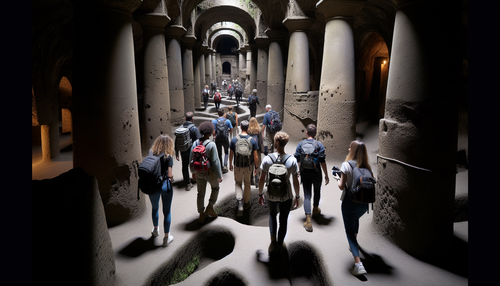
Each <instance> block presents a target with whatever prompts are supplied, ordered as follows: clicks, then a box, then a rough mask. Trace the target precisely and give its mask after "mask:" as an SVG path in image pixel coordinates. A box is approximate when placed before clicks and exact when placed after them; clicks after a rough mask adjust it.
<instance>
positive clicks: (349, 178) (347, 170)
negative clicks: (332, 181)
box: [340, 160, 357, 201]
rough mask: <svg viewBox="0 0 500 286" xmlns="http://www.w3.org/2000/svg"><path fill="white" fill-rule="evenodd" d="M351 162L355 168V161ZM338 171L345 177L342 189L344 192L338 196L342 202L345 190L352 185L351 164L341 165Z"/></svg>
mask: <svg viewBox="0 0 500 286" xmlns="http://www.w3.org/2000/svg"><path fill="white" fill-rule="evenodd" d="M352 162H354V165H355V166H356V165H357V163H356V160H352ZM340 171H341V172H342V174H344V175H346V176H347V180H346V182H345V183H346V186H345V187H344V190H343V191H342V195H340V200H341V201H343V200H344V196H345V194H346V192H347V189H348V188H349V187H350V186H351V184H352V166H351V164H349V163H348V162H344V163H342V166H340Z"/></svg>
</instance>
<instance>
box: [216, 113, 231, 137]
mask: <svg viewBox="0 0 500 286" xmlns="http://www.w3.org/2000/svg"><path fill="white" fill-rule="evenodd" d="M216 125H217V131H216V132H215V140H216V141H224V140H227V135H228V130H227V125H226V118H219V119H217V124H216Z"/></svg>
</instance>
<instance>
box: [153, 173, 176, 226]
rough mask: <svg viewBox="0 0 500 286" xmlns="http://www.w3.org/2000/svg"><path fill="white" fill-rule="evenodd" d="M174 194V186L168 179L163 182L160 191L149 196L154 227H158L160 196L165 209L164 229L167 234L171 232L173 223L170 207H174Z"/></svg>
mask: <svg viewBox="0 0 500 286" xmlns="http://www.w3.org/2000/svg"><path fill="white" fill-rule="evenodd" d="M173 195H174V192H173V191H172V185H171V183H170V181H169V180H168V179H167V180H165V181H164V182H163V185H162V187H161V189H160V190H158V191H157V192H155V193H154V194H151V195H149V200H150V201H151V206H152V212H151V216H152V218H153V225H154V226H157V225H158V219H159V214H158V213H159V208H160V196H161V202H162V208H163V216H164V219H163V229H164V231H165V233H167V232H170V222H171V221H172V215H171V213H170V207H171V205H172V197H173Z"/></svg>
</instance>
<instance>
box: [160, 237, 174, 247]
mask: <svg viewBox="0 0 500 286" xmlns="http://www.w3.org/2000/svg"><path fill="white" fill-rule="evenodd" d="M173 240H174V236H173V235H170V234H169V235H168V237H164V238H163V245H162V246H163V247H167V246H168V245H169V244H170V243H171V242H172V241H173Z"/></svg>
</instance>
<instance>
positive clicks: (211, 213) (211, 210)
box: [205, 205, 217, 218]
mask: <svg viewBox="0 0 500 286" xmlns="http://www.w3.org/2000/svg"><path fill="white" fill-rule="evenodd" d="M205 215H207V216H211V217H213V218H216V217H217V213H216V212H215V210H214V206H213V205H208V206H207V208H206V209H205Z"/></svg>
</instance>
